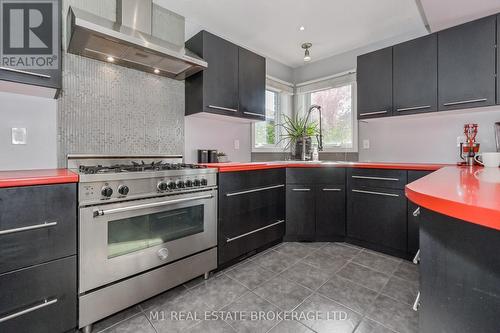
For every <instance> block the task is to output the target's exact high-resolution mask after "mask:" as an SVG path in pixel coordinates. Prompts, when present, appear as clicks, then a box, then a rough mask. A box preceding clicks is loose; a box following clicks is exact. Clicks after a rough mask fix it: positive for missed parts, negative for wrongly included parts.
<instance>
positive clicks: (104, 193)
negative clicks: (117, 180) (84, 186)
mask: <svg viewBox="0 0 500 333" xmlns="http://www.w3.org/2000/svg"><path fill="white" fill-rule="evenodd" d="M101 194H102V196H103V197H108V198H109V197H110V196H111V195H112V194H113V189H112V188H111V187H109V186H103V187H102V189H101Z"/></svg>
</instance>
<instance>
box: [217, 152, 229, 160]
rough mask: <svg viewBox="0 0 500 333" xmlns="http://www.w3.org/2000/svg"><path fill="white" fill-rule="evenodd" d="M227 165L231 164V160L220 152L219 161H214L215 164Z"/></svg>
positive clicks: (218, 154)
mask: <svg viewBox="0 0 500 333" xmlns="http://www.w3.org/2000/svg"><path fill="white" fill-rule="evenodd" d="M217 162H219V163H226V162H229V158H228V157H227V155H226V153H224V152H222V151H220V152H218V153H217V161H214V163H217Z"/></svg>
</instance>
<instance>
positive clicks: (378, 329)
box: [354, 318, 396, 333]
mask: <svg viewBox="0 0 500 333" xmlns="http://www.w3.org/2000/svg"><path fill="white" fill-rule="evenodd" d="M354 333H396V332H394V331H393V330H391V329H389V328H387V327H385V326H384V325H382V324H379V323H377V322H374V321H373V320H370V319H368V318H365V319H363V321H362V322H361V324H359V326H358V327H357V328H356V330H355V331H354Z"/></svg>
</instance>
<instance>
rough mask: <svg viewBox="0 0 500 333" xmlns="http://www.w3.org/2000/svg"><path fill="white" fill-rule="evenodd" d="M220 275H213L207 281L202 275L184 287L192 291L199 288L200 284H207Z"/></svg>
mask: <svg viewBox="0 0 500 333" xmlns="http://www.w3.org/2000/svg"><path fill="white" fill-rule="evenodd" d="M218 275H220V274H212V275H210V276H209V278H208V279H206V280H205V276H204V275H200V276H198V277H196V278H194V279H192V280H189V281H188V282H186V283H184V287H185V288H187V289H191V288H194V287H197V286H199V285H200V284H202V283H206V282H207V281H209V280H210V279H213V278H215V277H217V276H218Z"/></svg>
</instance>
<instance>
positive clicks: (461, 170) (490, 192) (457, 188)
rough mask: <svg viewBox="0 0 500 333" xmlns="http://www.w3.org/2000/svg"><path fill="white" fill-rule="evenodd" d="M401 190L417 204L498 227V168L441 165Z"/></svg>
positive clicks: (458, 217)
mask: <svg viewBox="0 0 500 333" xmlns="http://www.w3.org/2000/svg"><path fill="white" fill-rule="evenodd" d="M405 192H406V196H407V197H408V199H410V200H411V201H413V202H414V203H416V204H417V205H419V206H422V207H424V208H427V209H430V210H432V211H435V212H438V213H441V214H444V215H448V216H451V217H454V218H457V219H460V220H464V221H467V222H471V223H475V224H479V225H481V226H485V227H488V228H493V229H496V230H500V168H482V167H459V166H454V167H452V166H449V167H444V168H442V169H440V170H438V171H436V172H433V173H431V174H429V175H427V176H425V177H423V178H420V179H419V180H417V181H414V182H413V183H411V184H408V185H406V191H405Z"/></svg>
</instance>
